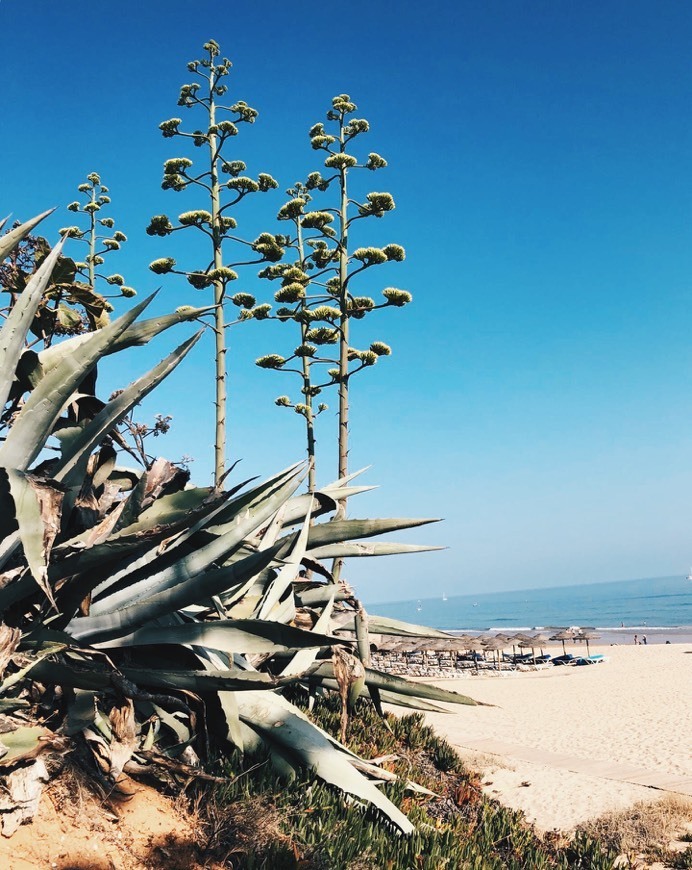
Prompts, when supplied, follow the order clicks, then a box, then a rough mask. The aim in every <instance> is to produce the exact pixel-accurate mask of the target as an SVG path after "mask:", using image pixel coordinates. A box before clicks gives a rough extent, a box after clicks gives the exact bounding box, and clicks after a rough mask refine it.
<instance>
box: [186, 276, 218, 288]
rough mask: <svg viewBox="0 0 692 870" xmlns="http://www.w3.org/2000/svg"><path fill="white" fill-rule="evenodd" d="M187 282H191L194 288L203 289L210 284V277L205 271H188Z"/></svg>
mask: <svg viewBox="0 0 692 870" xmlns="http://www.w3.org/2000/svg"><path fill="white" fill-rule="evenodd" d="M187 280H188V283H189V284H191V285H192V286H193V287H194V288H195V290H204V289H205V288H206V287H209V285H210V284H212V283H213V282H212V279H211V278H210V277H209V275H207V274H206V272H190V274H189V275H188V276H187Z"/></svg>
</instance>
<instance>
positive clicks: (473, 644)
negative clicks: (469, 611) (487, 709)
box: [380, 629, 600, 667]
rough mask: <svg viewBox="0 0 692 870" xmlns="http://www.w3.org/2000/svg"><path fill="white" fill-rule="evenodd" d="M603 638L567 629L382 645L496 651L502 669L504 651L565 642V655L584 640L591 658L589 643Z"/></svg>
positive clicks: (406, 649) (400, 649) (393, 648)
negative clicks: (573, 644) (571, 645)
mask: <svg viewBox="0 0 692 870" xmlns="http://www.w3.org/2000/svg"><path fill="white" fill-rule="evenodd" d="M599 636H600V635H597V634H595V633H594V632H591V631H586V630H579V631H575V630H574V629H564V630H561V631H558V632H557V633H556V634H553V635H548V634H545V633H538V634H535V635H531V634H525V633H523V632H519V633H518V634H514V635H507V634H502V633H499V634H481V635H469V634H460V635H456V636H454V637H449V638H430V639H427V640H414V639H413V638H409V639H407V640H403V639H400V640H398V641H394V642H392V641H387V642H385V643H383V644H382V645H381V647H380V648H381V649H386V650H389V651H391V652H423V653H425V652H446V651H454V650H466V651H469V652H486V651H487V652H492V653H493V657H495V654H497V661H498V667H502V659H501V656H500V652H501V651H502V650H505V649H509V647H512V649H513V650H514V651H516V648H517V647H519V648H520V649H530V650H531V651H532V652H533V651H535V650H536V649H539V650H540V651H541V654H543V648H544V647H545V645H546V644H547V643H548V641H561V642H562V650H563V653H566V647H565V644H566V642H567V641H572V642H575V641H584V642H585V643H586V650H587V655H590V654H591V652H590V649H589V641H591V640H595V639H597V638H598V637H599Z"/></svg>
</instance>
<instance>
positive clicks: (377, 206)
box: [358, 193, 395, 217]
mask: <svg viewBox="0 0 692 870" xmlns="http://www.w3.org/2000/svg"><path fill="white" fill-rule="evenodd" d="M366 199H367V200H368V202H367V204H363V205H361V206H359V208H358V211H359V213H360V214H361V215H362V216H363V217H370V216H373V217H382V215H383V214H384V213H385V212H387V211H392V210H393V209H394V208H395V205H394V198H393V196H392V195H391V193H369V194H368V195H367V197H366Z"/></svg>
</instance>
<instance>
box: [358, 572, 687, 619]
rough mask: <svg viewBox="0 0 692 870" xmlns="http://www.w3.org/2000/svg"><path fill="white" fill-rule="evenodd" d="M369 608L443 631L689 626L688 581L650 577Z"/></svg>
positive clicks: (398, 603)
mask: <svg viewBox="0 0 692 870" xmlns="http://www.w3.org/2000/svg"><path fill="white" fill-rule="evenodd" d="M447 594H448V599H447V601H443V600H442V596H438V597H437V598H422V599H421V600H420V601H398V602H394V603H387V604H373V605H370V606H369V607H368V610H369V611H370V612H371V613H376V614H379V615H380V616H390V617H394V618H396V619H403V620H405V621H407V622H415V623H419V624H423V625H429V626H431V627H433V628H440V629H446V630H450V631H453V630H457V629H476V630H480V631H485V630H487V629H493V628H495V629H503V630H504V629H509V628H511V629H531V628H537V627H552V626H570V625H581V626H594V627H596V628H600V629H607V628H619V627H620V626H621V625H622V623H624V624H625V626H647V627H649V628H654V627H671V628H672V627H678V626H692V581H689V580H686V579H685V578H684V577H652V578H648V579H643V580H625V581H620V582H616V583H594V584H589V585H582V586H561V587H555V588H551V589H526V590H523V591H514V592H493V593H486V594H478V595H473V594H472V595H452V594H450V593H449V592H448V593H447Z"/></svg>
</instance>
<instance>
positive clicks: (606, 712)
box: [426, 642, 692, 831]
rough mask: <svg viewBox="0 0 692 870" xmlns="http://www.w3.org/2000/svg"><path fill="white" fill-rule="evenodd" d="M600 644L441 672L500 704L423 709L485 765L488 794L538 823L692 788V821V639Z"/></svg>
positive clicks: (560, 825) (570, 823)
mask: <svg viewBox="0 0 692 870" xmlns="http://www.w3.org/2000/svg"><path fill="white" fill-rule="evenodd" d="M555 652H558V650H557V649H556V650H555ZM591 652H592V653H602V654H603V655H604V656H606V657H607V661H605V662H603V663H600V664H595V665H591V666H586V667H553V668H550V669H546V670H542V671H528V672H516V671H514V672H505V673H503V674H502V675H498V674H492V675H488V674H485V673H483V672H481V674H480V675H475V674H473V673H471V672H470V673H469V675H468V676H464V677H460V678H458V679H446V680H443V681H440V682H439V683H438V685H440V686H443V687H444V688H446V689H453V690H455V691H458V692H460V693H462V694H465V695H470V696H471V697H472V698H474V699H475V700H477V701H482V702H484V703H485V704H492V705H494V706H483V707H481V706H479V707H461V708H460V707H457V706H454V705H448V709H449V710H450V711H452V712H451V713H450V714H443V713H428V714H426V719H427V721H428V723H429V724H430V725H432V726H433V727H434V728H435V730H436V731H437V732H438V733H439V734H440V735H442V736H444V737H446V738H447V740H449V742H450V743H452V744H453V745H454V746H455V747H456V748H457V749H458V751H459V752H460V754H461V755H462V757H463V758H464V759H465V760H467V762H468V763H469V765H470V766H471V767H475V768H476V769H477V770H479V772H480V773H481V776H482V782H483V789H484V791H485V792H486V794H487V795H488V796H490V797H493V798H496V799H498V800H499V801H501V802H502V803H503V804H505V805H507V806H510V807H513V808H515V809H519V810H522V811H523V812H524V813H525V815H526V817H527V818H528V819H529V821H531V822H533V823H534V824H535V825H536V827H537V828H539V829H540V830H544V831H548V830H554V829H558V830H561V831H568V830H571V829H573V828H574V827H575V826H576V825H578V824H579V823H581V822H584V821H586V820H588V819H591V818H595V817H598V816H601V815H603V814H604V813H606V812H608V811H610V810H625V809H627V808H629V807H631V806H632V805H633V804H634V803H636V802H637V801H647V802H649V801H651V802H653V801H656V800H659V799H660V798H661V797H662V796H664V795H667V794H670V795H676V796H682V797H686V798H687V799H689V801H690V821H692V691H691V689H692V643H690V642H687V643H671V644H651V645H646V646H644V645H637V646H635V645H634V644H633V643H632V644H630V645H626V646H625V645H617V646H607V645H605V644H602V645H600V646H592V648H591Z"/></svg>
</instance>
